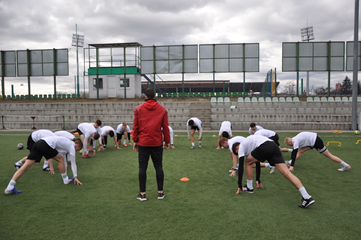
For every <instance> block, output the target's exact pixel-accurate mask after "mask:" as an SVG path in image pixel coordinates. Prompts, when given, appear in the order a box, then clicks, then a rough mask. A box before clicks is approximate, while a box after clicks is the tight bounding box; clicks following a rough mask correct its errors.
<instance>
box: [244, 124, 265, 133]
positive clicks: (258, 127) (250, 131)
mask: <svg viewBox="0 0 361 240" xmlns="http://www.w3.org/2000/svg"><path fill="white" fill-rule="evenodd" d="M261 129H263V127H261V126H258V125H256V129H255V130H254V131H253V130H252V128H249V130H248V132H249V134H254V133H255V132H257V131H258V130H261Z"/></svg>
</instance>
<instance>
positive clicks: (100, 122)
mask: <svg viewBox="0 0 361 240" xmlns="http://www.w3.org/2000/svg"><path fill="white" fill-rule="evenodd" d="M95 123H96V124H97V125H98V126H99V127H100V125H102V121H100V120H99V119H98V120H96V121H95Z"/></svg>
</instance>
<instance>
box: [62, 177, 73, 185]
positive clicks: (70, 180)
mask: <svg viewBox="0 0 361 240" xmlns="http://www.w3.org/2000/svg"><path fill="white" fill-rule="evenodd" d="M73 181H74V177H70V178H68V181H66V182H64V184H69V183H71V182H73Z"/></svg>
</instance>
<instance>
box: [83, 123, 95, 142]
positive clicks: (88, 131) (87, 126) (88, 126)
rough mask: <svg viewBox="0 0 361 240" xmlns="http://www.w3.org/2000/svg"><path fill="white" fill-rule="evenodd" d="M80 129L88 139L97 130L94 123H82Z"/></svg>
mask: <svg viewBox="0 0 361 240" xmlns="http://www.w3.org/2000/svg"><path fill="white" fill-rule="evenodd" d="M78 128H79V130H80V131H81V132H82V133H83V134H84V137H85V138H86V139H88V138H90V137H91V136H92V135H93V133H95V132H97V130H96V129H95V127H94V125H93V124H92V123H80V124H79V125H78Z"/></svg>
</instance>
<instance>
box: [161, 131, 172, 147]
mask: <svg viewBox="0 0 361 240" xmlns="http://www.w3.org/2000/svg"><path fill="white" fill-rule="evenodd" d="M168 129H169V135H170V144H171V145H170V147H171V148H175V146H174V142H173V135H174V133H173V128H171V127H170V126H168ZM161 130H162V137H163V140H164V134H163V128H162V129H161ZM164 145H165V142H164V141H163V146H164Z"/></svg>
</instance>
